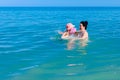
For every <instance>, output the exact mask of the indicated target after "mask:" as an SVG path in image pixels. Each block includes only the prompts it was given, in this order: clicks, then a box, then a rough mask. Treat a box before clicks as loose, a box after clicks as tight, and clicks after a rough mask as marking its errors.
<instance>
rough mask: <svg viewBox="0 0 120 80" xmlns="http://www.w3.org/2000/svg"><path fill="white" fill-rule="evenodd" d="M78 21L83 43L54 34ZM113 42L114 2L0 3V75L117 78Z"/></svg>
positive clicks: (116, 38)
mask: <svg viewBox="0 0 120 80" xmlns="http://www.w3.org/2000/svg"><path fill="white" fill-rule="evenodd" d="M82 20H87V21H88V22H89V25H88V33H89V40H90V41H89V42H88V43H87V45H86V46H84V47H83V46H81V45H80V43H79V41H76V42H74V43H73V44H72V45H71V44H69V41H66V40H61V39H60V35H59V34H58V33H57V30H62V31H64V30H65V25H66V23H68V22H72V23H73V24H75V25H76V28H77V29H79V22H80V21H82ZM119 44H120V8H119V7H118V8H112V7H109V8H104V7H102V8H99V7H97V8H94V7H90V8H88V7H76V8H73V7H71V8H64V7H62V8H58V7H56V8H47V7H46V8H39V7H38V8H32V7H31V8H7V7H6V8H0V80H120V76H119V74H120V49H119V48H120V45H119ZM69 47H72V48H69Z"/></svg>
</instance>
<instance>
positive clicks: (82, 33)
mask: <svg viewBox="0 0 120 80" xmlns="http://www.w3.org/2000/svg"><path fill="white" fill-rule="evenodd" d="M87 25H88V22H87V21H81V22H80V31H78V32H76V33H75V35H76V36H77V37H78V38H79V39H88V32H87Z"/></svg>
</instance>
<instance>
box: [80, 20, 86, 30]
mask: <svg viewBox="0 0 120 80" xmlns="http://www.w3.org/2000/svg"><path fill="white" fill-rule="evenodd" d="M80 24H82V25H83V26H84V27H85V30H86V29H87V25H88V22H87V21H81V22H80Z"/></svg>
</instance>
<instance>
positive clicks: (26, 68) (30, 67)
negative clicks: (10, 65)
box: [20, 65, 38, 70]
mask: <svg viewBox="0 0 120 80" xmlns="http://www.w3.org/2000/svg"><path fill="white" fill-rule="evenodd" d="M35 67H38V65H34V66H29V67H25V68H21V69H20V70H28V69H32V68H35Z"/></svg>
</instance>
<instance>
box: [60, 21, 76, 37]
mask: <svg viewBox="0 0 120 80" xmlns="http://www.w3.org/2000/svg"><path fill="white" fill-rule="evenodd" d="M75 32H76V28H75V27H74V25H73V24H72V23H68V24H67V25H66V31H65V32H64V33H63V34H62V36H61V38H62V39H65V38H68V37H69V36H71V35H73V34H75Z"/></svg>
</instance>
